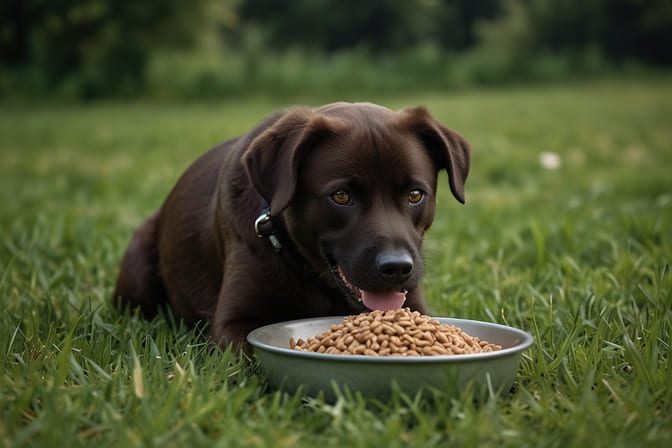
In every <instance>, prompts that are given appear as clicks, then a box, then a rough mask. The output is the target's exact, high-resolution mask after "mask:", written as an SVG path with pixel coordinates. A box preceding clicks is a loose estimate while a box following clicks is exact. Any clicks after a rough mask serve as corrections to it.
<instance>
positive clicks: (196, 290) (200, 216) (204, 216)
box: [113, 103, 470, 345]
mask: <svg viewBox="0 0 672 448" xmlns="http://www.w3.org/2000/svg"><path fill="white" fill-rule="evenodd" d="M469 153H470V150H469V145H468V143H467V142H466V141H465V140H464V139H463V138H462V137H461V136H459V135H458V134H456V133H455V132H453V131H451V130H449V129H447V128H445V127H444V126H442V125H441V124H439V123H438V122H437V121H436V120H435V119H434V118H432V117H431V115H430V114H429V113H428V112H427V111H426V110H425V109H424V108H422V107H417V108H408V109H404V110H402V111H399V112H393V111H391V110H389V109H385V108H383V107H380V106H376V105H373V104H349V103H334V104H330V105H327V106H324V107H322V108H318V109H309V108H301V107H298V108H293V109H290V110H288V111H286V112H283V113H279V114H276V115H273V116H272V117H270V118H268V119H266V120H265V121H263V122H262V123H261V124H259V125H258V126H257V127H256V128H255V129H253V130H252V131H251V132H250V133H248V134H246V135H245V136H243V137H240V138H235V139H232V140H229V141H227V142H225V143H222V144H221V145H219V146H217V147H215V148H213V149H212V150H210V151H209V152H207V153H206V154H205V155H203V156H202V157H201V158H199V159H198V160H196V162H194V164H193V165H191V167H189V169H188V170H187V171H186V172H185V173H184V175H183V176H182V177H181V178H180V180H179V181H178V182H177V185H175V187H174V188H173V190H172V191H171V193H170V195H169V196H168V198H167V199H166V201H165V203H164V204H163V206H162V207H161V208H160V209H159V211H158V212H157V213H156V214H154V215H153V216H152V217H150V218H149V219H148V220H147V221H146V222H145V223H144V224H143V225H142V226H141V227H140V228H139V229H138V230H137V231H136V233H135V235H134V236H133V239H132V241H131V243H130V245H129V247H128V249H127V251H126V254H125V255H124V258H123V261H122V264H121V270H120V273H119V278H118V280H117V285H116V288H115V292H114V296H113V300H114V302H115V303H116V304H117V305H123V306H130V307H139V308H140V309H141V310H142V311H143V313H144V314H145V315H146V316H152V315H154V314H156V312H157V310H158V308H159V307H160V306H162V305H164V304H167V305H168V306H170V307H171V308H172V310H173V312H174V313H175V314H176V315H177V316H179V317H180V318H182V319H184V320H185V321H186V322H188V323H195V322H197V321H207V322H208V323H209V324H210V335H211V337H212V339H213V340H214V341H216V342H217V343H218V344H220V345H226V344H228V343H231V342H233V343H234V344H239V343H240V342H242V341H244V338H245V336H246V335H247V333H248V332H249V331H250V330H252V329H254V328H256V327H259V326H261V325H264V324H268V323H272V322H278V321H283V320H289V319H297V318H305V317H314V316H326V315H344V314H351V313H358V312H362V311H364V310H365V308H364V307H363V305H362V304H361V303H360V302H358V301H357V298H356V297H355V296H354V295H353V294H352V293H351V292H352V289H348V287H347V285H345V284H344V283H343V282H342V281H339V279H338V270H339V269H340V272H343V273H344V274H345V276H346V277H347V279H348V281H349V282H350V283H352V284H355V285H356V286H357V287H359V288H361V289H366V290H368V291H376V292H379V291H391V290H395V291H398V290H402V289H405V290H408V294H407V300H406V304H405V306H410V307H411V308H412V309H417V310H420V311H422V312H426V311H427V310H426V305H425V302H424V299H423V297H422V293H421V290H420V287H419V281H420V277H421V275H422V271H423V265H422V258H421V256H420V247H421V243H422V237H423V235H424V233H425V231H426V230H427V229H428V228H429V226H430V225H431V223H432V220H433V218H434V212H435V192H436V180H437V172H438V171H439V170H440V169H446V170H447V171H448V174H449V182H450V188H451V191H452V192H453V195H454V196H455V197H456V198H457V199H458V200H459V201H460V202H464V181H465V179H466V177H467V173H468V170H469ZM412 189H421V190H422V191H423V192H424V198H423V199H422V201H421V203H419V204H417V205H413V204H411V203H410V202H409V200H408V197H409V196H408V194H409V191H410V190H412ZM337 190H345V191H347V192H348V193H349V194H350V197H351V198H352V203H351V204H348V205H338V204H336V203H335V202H334V201H333V200H332V199H331V198H330V194H331V193H333V192H334V191H337ZM264 200H265V201H266V202H267V203H268V204H270V210H271V214H272V216H273V219H272V229H273V230H274V231H275V232H276V235H277V238H278V240H279V241H280V242H281V244H282V245H283V248H282V250H281V251H280V252H277V253H276V252H274V251H273V250H272V247H271V244H270V243H269V240H268V239H267V238H261V239H260V238H258V237H257V236H256V234H255V230H254V222H255V219H256V218H257V217H258V216H259V215H260V213H261V211H262V203H263V201H264ZM389 259H391V260H393V262H392V263H387V262H386V261H385V260H389ZM381 260H384V261H381ZM399 260H401V262H400V263H396V264H395V263H394V262H396V261H399ZM382 266H384V268H383V267H382ZM390 266H392V267H391V268H390ZM402 268H403V269H402Z"/></svg>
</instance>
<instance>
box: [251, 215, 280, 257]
mask: <svg viewBox="0 0 672 448" xmlns="http://www.w3.org/2000/svg"><path fill="white" fill-rule="evenodd" d="M272 219H273V216H272V215H271V212H270V211H263V212H262V213H261V215H259V216H258V217H257V219H256V220H255V221H254V231H255V233H256V234H257V237H258V238H268V241H269V242H270V243H271V246H273V252H280V251H281V250H282V244H280V241H279V240H278V238H277V237H276V236H275V230H274V229H273V221H272ZM267 224H270V225H268V226H267ZM264 227H266V229H264Z"/></svg>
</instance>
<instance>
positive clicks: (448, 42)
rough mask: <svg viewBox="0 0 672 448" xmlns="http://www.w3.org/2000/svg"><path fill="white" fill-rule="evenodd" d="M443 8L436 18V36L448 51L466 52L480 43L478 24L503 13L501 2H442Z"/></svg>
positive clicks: (453, 0)
mask: <svg viewBox="0 0 672 448" xmlns="http://www.w3.org/2000/svg"><path fill="white" fill-rule="evenodd" d="M440 1H441V3H440V5H441V7H440V8H439V10H438V11H437V14H436V15H435V16H434V20H436V21H437V23H438V26H437V31H436V36H437V39H438V41H439V43H440V44H441V45H442V46H443V47H444V48H447V49H451V50H465V49H468V48H471V47H473V46H474V45H476V44H477V43H478V35H477V33H476V26H475V25H476V24H477V23H478V22H479V21H482V20H487V19H492V18H495V17H497V16H499V15H500V14H501V12H502V8H501V5H500V4H501V1H500V0H478V1H474V0H440Z"/></svg>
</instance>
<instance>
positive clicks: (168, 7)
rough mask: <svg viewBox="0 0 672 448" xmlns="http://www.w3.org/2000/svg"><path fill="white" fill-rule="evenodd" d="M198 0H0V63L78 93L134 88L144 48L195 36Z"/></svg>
mask: <svg viewBox="0 0 672 448" xmlns="http://www.w3.org/2000/svg"><path fill="white" fill-rule="evenodd" d="M202 3H203V1H202V0H192V1H190V2H182V1H180V0H143V1H136V0H8V1H3V2H2V3H0V4H1V5H2V6H0V30H1V31H0V63H1V64H2V65H3V66H6V67H13V68H20V69H23V70H28V71H30V70H31V69H33V71H34V72H35V73H38V75H39V76H37V77H38V78H40V80H41V82H42V83H43V84H45V85H46V86H45V87H47V88H48V87H53V86H59V85H62V84H67V85H69V86H70V87H71V88H72V89H75V90H76V91H77V94H79V95H80V96H84V97H87V96H96V95H101V94H107V93H124V92H126V93H132V92H134V91H137V90H138V89H139V88H140V87H141V84H142V74H143V69H144V65H145V62H146V59H147V57H148V55H149V52H150V51H151V50H152V49H154V48H156V47H157V46H160V45H166V44H183V43H185V42H187V41H188V40H189V39H190V38H191V37H192V36H193V35H194V32H193V29H194V27H195V26H196V25H195V19H196V18H197V17H198V16H199V14H200V11H201V6H202Z"/></svg>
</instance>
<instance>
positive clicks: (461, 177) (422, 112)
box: [396, 106, 471, 204]
mask: <svg viewBox="0 0 672 448" xmlns="http://www.w3.org/2000/svg"><path fill="white" fill-rule="evenodd" d="M396 124H397V126H399V127H400V128H402V129H404V130H407V131H408V130H410V131H411V132H413V133H415V135H417V136H418V137H419V138H420V140H421V141H422V143H423V144H424V145H425V146H426V147H427V149H429V151H430V152H431V153H432V157H433V158H434V160H435V161H436V163H437V166H438V167H439V168H445V169H446V171H447V172H448V179H449V183H450V191H452V192H453V196H455V198H456V199H457V200H458V201H460V202H461V203H463V204H464V182H465V181H466V180H467V175H468V174H469V159H470V155H471V146H470V145H469V142H467V141H466V140H465V139H464V137H462V136H461V135H460V134H458V133H457V132H455V131H453V130H451V129H448V128H446V127H445V126H443V125H442V124H441V123H439V122H438V121H436V120H435V119H434V117H432V115H431V114H430V113H429V112H428V111H427V109H426V108H424V107H422V106H418V107H409V108H406V109H403V110H401V111H400V112H399V114H398V118H397V123H396Z"/></svg>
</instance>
